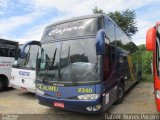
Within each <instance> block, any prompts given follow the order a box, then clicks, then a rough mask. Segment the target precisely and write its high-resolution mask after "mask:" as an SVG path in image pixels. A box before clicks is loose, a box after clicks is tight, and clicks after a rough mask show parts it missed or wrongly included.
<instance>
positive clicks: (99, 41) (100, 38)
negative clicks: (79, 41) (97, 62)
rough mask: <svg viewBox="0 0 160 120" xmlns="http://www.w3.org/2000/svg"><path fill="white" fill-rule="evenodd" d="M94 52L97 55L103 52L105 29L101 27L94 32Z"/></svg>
mask: <svg viewBox="0 0 160 120" xmlns="http://www.w3.org/2000/svg"><path fill="white" fill-rule="evenodd" d="M96 53H97V55H104V54H105V31H104V30H103V29H101V30H99V31H98V32H97V34H96Z"/></svg>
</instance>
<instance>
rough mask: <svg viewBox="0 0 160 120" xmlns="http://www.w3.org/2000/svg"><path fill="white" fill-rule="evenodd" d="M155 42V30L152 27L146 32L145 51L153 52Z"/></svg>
mask: <svg viewBox="0 0 160 120" xmlns="http://www.w3.org/2000/svg"><path fill="white" fill-rule="evenodd" d="M155 42H156V29H155V28H154V27H152V28H150V29H149V30H148V31H147V35H146V49H147V50H149V51H153V50H154V49H155Z"/></svg>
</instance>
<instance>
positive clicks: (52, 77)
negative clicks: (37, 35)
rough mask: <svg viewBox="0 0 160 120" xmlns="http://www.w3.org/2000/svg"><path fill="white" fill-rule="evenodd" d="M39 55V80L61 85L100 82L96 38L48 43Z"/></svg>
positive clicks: (43, 46)
mask: <svg viewBox="0 0 160 120" xmlns="http://www.w3.org/2000/svg"><path fill="white" fill-rule="evenodd" d="M39 53H40V54H39V57H38V60H39V64H38V70H37V74H38V79H45V80H47V81H50V82H61V83H67V82H69V83H70V82H72V83H74V82H75V83H84V82H95V81H98V80H99V78H98V66H97V57H96V49H95V38H87V39H76V40H68V41H60V42H52V43H46V44H43V45H42V48H41V50H40V52H39Z"/></svg>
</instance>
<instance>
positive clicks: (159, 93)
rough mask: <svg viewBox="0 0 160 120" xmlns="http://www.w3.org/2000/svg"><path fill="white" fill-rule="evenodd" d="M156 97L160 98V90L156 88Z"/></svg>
mask: <svg viewBox="0 0 160 120" xmlns="http://www.w3.org/2000/svg"><path fill="white" fill-rule="evenodd" d="M156 98H158V99H160V90H156Z"/></svg>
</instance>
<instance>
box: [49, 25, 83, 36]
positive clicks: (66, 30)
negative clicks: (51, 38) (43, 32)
mask: <svg viewBox="0 0 160 120" xmlns="http://www.w3.org/2000/svg"><path fill="white" fill-rule="evenodd" d="M83 28H84V26H74V27H65V28H62V29H61V28H57V29H54V30H52V31H51V32H50V33H49V35H54V34H63V33H64V32H69V31H73V30H80V29H83Z"/></svg>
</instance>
